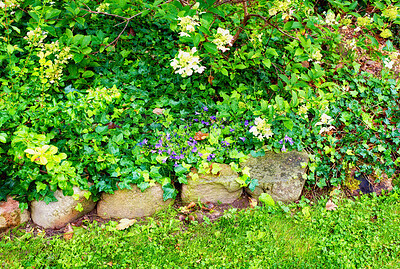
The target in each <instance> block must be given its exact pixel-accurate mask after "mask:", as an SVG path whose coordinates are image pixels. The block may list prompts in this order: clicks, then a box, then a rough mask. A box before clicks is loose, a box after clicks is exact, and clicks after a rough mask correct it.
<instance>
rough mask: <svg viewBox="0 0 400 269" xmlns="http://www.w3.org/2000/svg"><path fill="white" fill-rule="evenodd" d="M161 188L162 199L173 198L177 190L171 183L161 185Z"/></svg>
mask: <svg viewBox="0 0 400 269" xmlns="http://www.w3.org/2000/svg"><path fill="white" fill-rule="evenodd" d="M162 189H163V191H164V194H163V199H164V201H167V200H168V199H174V198H175V197H176V194H177V191H176V190H175V188H174V186H173V185H172V184H171V183H167V184H165V185H164V186H162Z"/></svg>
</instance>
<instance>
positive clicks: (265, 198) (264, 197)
mask: <svg viewBox="0 0 400 269" xmlns="http://www.w3.org/2000/svg"><path fill="white" fill-rule="evenodd" d="M258 200H260V202H262V203H264V205H265V206H274V205H275V201H274V199H272V197H271V195H269V194H268V193H265V192H264V193H262V194H261V195H260V197H258Z"/></svg>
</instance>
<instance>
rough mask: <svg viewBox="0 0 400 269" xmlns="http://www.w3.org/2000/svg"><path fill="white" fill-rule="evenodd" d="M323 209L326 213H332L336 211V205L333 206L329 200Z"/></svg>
mask: <svg viewBox="0 0 400 269" xmlns="http://www.w3.org/2000/svg"><path fill="white" fill-rule="evenodd" d="M325 208H326V210H328V211H333V210H336V208H337V205H335V204H334V203H333V202H332V201H331V200H329V201H328V202H326V206H325Z"/></svg>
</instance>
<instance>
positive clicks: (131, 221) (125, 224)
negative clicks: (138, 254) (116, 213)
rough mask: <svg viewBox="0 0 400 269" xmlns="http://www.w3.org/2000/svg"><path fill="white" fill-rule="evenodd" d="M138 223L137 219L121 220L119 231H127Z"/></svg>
mask: <svg viewBox="0 0 400 269" xmlns="http://www.w3.org/2000/svg"><path fill="white" fill-rule="evenodd" d="M135 222H136V220H135V219H121V220H120V221H119V223H118V225H117V227H116V228H117V230H119V231H121V230H125V229H126V228H128V227H130V226H132V225H133V224H134V223H135Z"/></svg>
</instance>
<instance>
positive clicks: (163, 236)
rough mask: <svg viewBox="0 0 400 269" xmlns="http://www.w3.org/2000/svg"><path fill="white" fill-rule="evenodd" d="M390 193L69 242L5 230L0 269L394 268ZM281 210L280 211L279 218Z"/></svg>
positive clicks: (398, 249)
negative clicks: (330, 208)
mask: <svg viewBox="0 0 400 269" xmlns="http://www.w3.org/2000/svg"><path fill="white" fill-rule="evenodd" d="M398 200H399V193H398V191H395V192H392V193H391V194H388V195H383V196H380V197H377V196H363V197H361V198H358V199H356V200H355V201H353V200H339V199H333V201H334V203H335V204H337V205H338V207H337V209H336V210H334V211H327V210H326V208H325V205H326V202H327V198H326V199H321V200H320V201H318V202H314V203H310V202H308V201H305V200H304V199H303V200H302V201H300V203H299V204H292V205H289V206H283V207H280V206H276V207H256V208H254V209H247V210H244V211H240V212H239V211H237V210H235V209H231V210H228V211H226V212H225V214H224V216H223V217H221V218H220V219H219V220H218V221H216V222H214V223H211V222H207V221H205V222H203V223H201V224H199V223H196V222H191V223H186V222H181V221H179V220H178V219H177V218H176V217H175V216H176V214H177V212H176V210H175V209H170V210H168V211H164V212H161V213H159V214H158V215H157V216H155V217H154V218H148V219H147V220H146V221H144V222H138V223H136V224H134V225H133V226H131V227H129V228H128V229H126V230H122V231H120V230H117V229H116V228H115V227H116V225H117V222H109V223H108V224H102V225H100V224H99V223H96V222H95V223H91V224H87V226H82V227H74V234H73V237H72V239H70V240H65V239H64V238H63V237H61V236H60V237H41V236H33V235H32V234H30V233H26V232H25V231H24V230H20V231H16V230H14V231H13V234H14V235H16V236H13V238H10V236H9V235H6V236H4V237H3V238H2V239H1V241H0V248H1V252H0V267H2V268H71V267H73V268H109V267H110V268H111V267H112V268H399V267H400V233H399V224H400V216H399V213H400V204H399V202H398ZM285 211H288V212H287V213H285Z"/></svg>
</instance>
